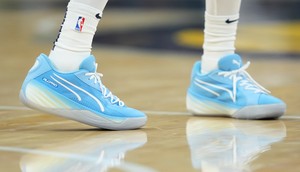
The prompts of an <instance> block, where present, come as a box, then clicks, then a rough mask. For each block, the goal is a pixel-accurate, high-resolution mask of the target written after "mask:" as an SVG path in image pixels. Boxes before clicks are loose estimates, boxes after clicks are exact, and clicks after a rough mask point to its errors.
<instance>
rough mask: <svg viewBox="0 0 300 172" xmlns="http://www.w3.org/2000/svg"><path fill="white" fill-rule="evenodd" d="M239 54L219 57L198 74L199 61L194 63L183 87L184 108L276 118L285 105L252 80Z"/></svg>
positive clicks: (255, 117) (231, 115)
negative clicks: (215, 66)
mask: <svg viewBox="0 0 300 172" xmlns="http://www.w3.org/2000/svg"><path fill="white" fill-rule="evenodd" d="M249 65H250V62H248V63H246V64H245V65H243V63H242V60H241V57H240V56H239V55H237V54H232V55H228V56H225V57H223V58H222V59H221V60H220V61H219V63H218V69H216V70H213V71H211V72H210V73H207V74H201V72H200V71H201V62H200V61H198V62H196V63H195V64H194V67H193V71H192V77H191V83H190V87H189V88H188V91H187V98H186V105H187V109H188V111H190V112H191V113H193V114H195V115H205V116H210V115H211V116H230V117H233V118H239V119H265V118H278V117H280V116H281V115H283V114H284V112H285V109H286V105H285V103H284V102H283V101H281V100H280V99H278V98H276V97H273V96H272V95H270V92H269V91H268V90H266V89H265V88H263V87H262V86H261V85H259V84H258V83H257V82H256V81H254V80H253V79H252V78H251V76H250V75H249V74H248V73H247V72H246V69H247V68H248V67H249Z"/></svg>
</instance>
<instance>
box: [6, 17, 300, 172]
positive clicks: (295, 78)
mask: <svg viewBox="0 0 300 172" xmlns="http://www.w3.org/2000/svg"><path fill="white" fill-rule="evenodd" d="M28 15H29V16H30V17H31V21H32V23H30V24H28V22H26V23H25V22H24V18H26V17H24V16H22V15H20V14H17V13H15V12H14V13H9V12H6V13H2V15H0V16H1V21H3V23H2V24H3V26H5V28H6V29H4V27H1V29H2V30H1V32H0V33H1V38H2V43H1V46H0V50H1V51H0V52H1V56H0V58H1V63H0V70H1V72H0V81H1V89H0V96H1V99H0V121H1V123H0V171H1V172H2V171H3V172H17V171H29V172H31V171H38V172H52V171H53V172H65V171H72V172H73V171H75V172H76V171H78V172H82V171H84V172H85V171H106V170H109V171H136V172H140V171H145V172H152V171H161V172H168V171H174V172H177V171H178V172H182V171H208V172H214V171H247V172H248V171H259V172H260V171H261V172H265V171H267V172H269V171H270V172H282V171H293V172H297V171H300V165H299V159H300V110H299V102H300V93H299V92H298V91H297V90H298V89H299V87H300V82H299V80H300V69H299V65H300V61H299V60H296V59H295V60H285V59H284V58H282V59H271V58H267V59H260V58H255V59H251V61H252V64H251V66H250V69H249V70H248V71H249V73H251V74H252V75H253V76H254V78H255V79H256V80H257V81H258V82H259V83H261V84H262V85H264V86H265V87H267V88H268V89H269V90H271V91H272V92H273V94H274V95H276V96H278V97H280V98H282V99H283V100H284V101H285V102H286V103H287V105H288V110H287V112H286V115H285V116H284V117H282V118H281V119H279V120H264V121H247V120H235V119H230V118H209V117H194V116H191V115H189V114H188V113H186V111H185V92H186V88H187V86H188V83H189V74H190V70H191V67H192V65H193V63H194V61H196V60H197V59H198V55H196V54H188V53H176V52H151V51H138V50H134V49H131V50H128V49H121V48H118V47H103V46H102V47H95V49H94V54H95V55H96V56H97V61H98V63H100V67H99V69H98V70H99V72H102V73H104V78H103V82H104V83H105V84H106V85H107V86H108V87H109V88H110V89H111V90H112V91H113V92H114V93H115V94H116V95H118V96H119V97H120V98H122V99H123V100H124V101H125V102H126V103H127V105H129V106H133V107H136V108H138V109H140V110H143V111H145V112H146V113H147V114H148V116H149V121H148V123H147V125H146V126H145V127H143V128H142V129H140V130H133V131H106V130H101V129H95V128H92V127H89V126H86V125H83V124H80V123H77V122H74V121H70V120H66V119H63V118H59V117H55V116H52V115H49V114H44V113H41V112H38V111H34V110H29V109H27V108H25V107H23V106H22V105H21V104H20V103H19V101H18V91H19V89H20V86H21V83H22V81H23V79H24V77H25V75H26V72H27V70H28V69H29V68H30V66H31V65H32V64H33V62H34V59H35V57H36V56H37V55H38V53H39V52H45V53H48V51H49V47H51V42H47V43H45V42H43V41H40V40H35V37H33V35H34V33H33V31H32V29H31V28H33V27H34V26H35V24H36V23H35V22H34V18H35V17H34V14H31V13H30V14H28ZM43 15H47V14H43ZM22 17H23V18H22ZM27 17H28V16H27ZM30 17H29V18H30ZM5 18H10V21H7V20H3V19H5ZM11 21H14V22H11ZM24 26H28V27H27V28H28V30H26V29H24V28H26V27H24Z"/></svg>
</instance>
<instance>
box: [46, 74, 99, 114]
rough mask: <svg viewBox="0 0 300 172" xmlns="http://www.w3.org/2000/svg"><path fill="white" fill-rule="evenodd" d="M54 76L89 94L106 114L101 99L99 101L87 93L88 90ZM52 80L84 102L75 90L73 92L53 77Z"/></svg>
mask: <svg viewBox="0 0 300 172" xmlns="http://www.w3.org/2000/svg"><path fill="white" fill-rule="evenodd" d="M53 75H54V76H56V77H57V78H58V79H60V80H62V81H64V82H65V83H67V84H69V85H71V86H73V87H75V88H77V89H78V90H80V91H82V92H84V93H85V94H87V95H88V96H89V97H91V98H92V99H93V100H95V101H96V102H97V104H98V105H99V107H100V109H101V111H102V112H104V110H105V109H104V107H103V105H102V103H101V101H100V100H99V99H97V98H96V97H95V96H93V95H92V94H91V93H89V92H87V91H86V90H84V89H83V88H80V87H79V86H77V85H75V84H73V83H71V82H70V81H68V80H66V79H64V78H62V77H60V76H58V75H56V74H55V73H53ZM51 78H52V79H53V80H54V81H56V82H57V83H58V84H59V85H61V86H62V87H64V88H66V89H67V90H68V91H70V92H71V93H73V94H74V95H75V96H76V97H77V99H78V101H81V100H82V99H81V97H80V96H79V94H77V93H76V92H75V91H74V90H72V89H71V88H69V87H67V86H66V85H64V84H62V83H61V82H59V81H57V80H56V79H55V78H53V77H51Z"/></svg>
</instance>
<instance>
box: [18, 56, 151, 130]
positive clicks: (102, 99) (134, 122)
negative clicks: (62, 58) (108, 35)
mask: <svg viewBox="0 0 300 172" xmlns="http://www.w3.org/2000/svg"><path fill="white" fill-rule="evenodd" d="M102 76H103V75H102V74H101V73H97V64H96V63H95V58H94V56H89V57H87V58H86V59H85V60H84V61H83V62H82V63H81V65H80V69H79V70H78V71H74V72H71V73H60V72H59V71H57V70H56V69H55V67H54V66H53V65H52V63H51V62H50V60H49V58H48V57H47V56H46V55H44V54H41V55H40V56H39V57H38V58H37V60H36V62H35V64H34V66H33V67H32V68H31V69H30V71H29V72H28V75H27V77H26V78H25V81H24V83H23V85H22V88H21V91H20V100H21V101H22V102H23V103H24V104H25V105H27V106H28V107H31V108H33V109H37V110H40V111H43V112H46V113H50V114H54V115H58V116H62V117H65V118H69V119H73V120H75V121H78V122H82V123H85V124H88V125H92V126H95V127H99V128H103V129H111V130H125V129H136V128H140V127H142V126H143V125H144V124H145V123H146V120H147V117H146V115H145V114H144V113H142V112H140V111H138V110H135V109H133V108H129V107H127V106H126V105H125V104H124V102H123V101H121V100H120V99H119V98H118V97H117V96H115V95H113V94H112V92H111V91H110V90H109V89H107V88H106V87H105V86H104V85H103V84H102V82H101V77H102Z"/></svg>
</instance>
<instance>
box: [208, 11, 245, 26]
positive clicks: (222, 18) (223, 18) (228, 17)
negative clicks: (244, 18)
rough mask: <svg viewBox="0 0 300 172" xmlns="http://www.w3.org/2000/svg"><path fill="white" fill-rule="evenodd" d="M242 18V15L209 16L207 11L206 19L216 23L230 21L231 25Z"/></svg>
mask: <svg viewBox="0 0 300 172" xmlns="http://www.w3.org/2000/svg"><path fill="white" fill-rule="evenodd" d="M239 18H240V14H235V15H226V16H225V15H212V14H209V13H208V12H207V11H206V12H205V19H206V20H210V21H215V22H219V21H222V22H223V21H227V20H228V21H229V23H230V22H231V21H236V20H238V19H239Z"/></svg>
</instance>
